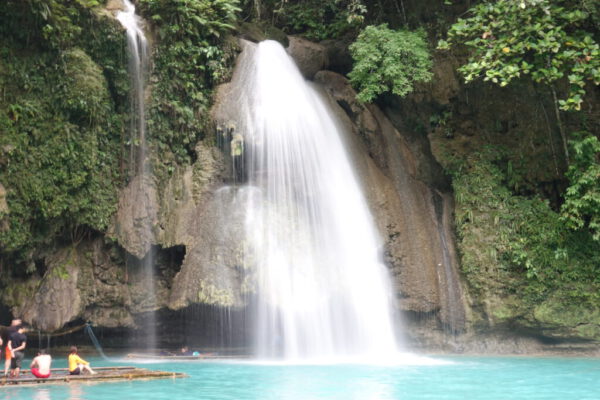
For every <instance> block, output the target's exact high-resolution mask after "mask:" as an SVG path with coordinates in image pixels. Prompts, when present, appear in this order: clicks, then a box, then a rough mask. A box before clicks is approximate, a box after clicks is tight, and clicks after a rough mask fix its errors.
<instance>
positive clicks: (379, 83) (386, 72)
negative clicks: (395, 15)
mask: <svg viewBox="0 0 600 400" xmlns="http://www.w3.org/2000/svg"><path fill="white" fill-rule="evenodd" d="M350 52H351V54H352V58H353V59H354V66H353V68H352V71H351V72H350V73H349V74H348V77H349V78H350V82H351V83H352V85H353V86H354V87H355V88H356V89H357V90H358V95H357V98H358V99H359V100H360V101H363V102H369V101H372V100H373V99H375V98H376V97H377V96H378V95H380V94H382V93H385V92H391V93H393V94H396V95H398V96H405V95H406V94H408V93H410V92H412V91H413V89H414V84H415V83H416V82H428V81H429V80H431V77H432V74H431V71H430V70H431V66H432V62H431V58H430V55H429V51H428V48H427V42H426V40H425V33H424V32H423V31H416V32H411V31H404V30H393V29H390V28H388V26H387V24H383V25H379V26H367V27H366V28H365V29H364V30H363V31H362V32H361V33H360V34H359V35H358V38H357V39H356V41H355V42H354V43H352V44H351V45H350Z"/></svg>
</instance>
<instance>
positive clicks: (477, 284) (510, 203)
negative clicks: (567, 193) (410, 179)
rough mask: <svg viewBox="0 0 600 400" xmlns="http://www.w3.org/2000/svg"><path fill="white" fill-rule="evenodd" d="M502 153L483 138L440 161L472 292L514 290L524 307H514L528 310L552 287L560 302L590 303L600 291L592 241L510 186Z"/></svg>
mask: <svg viewBox="0 0 600 400" xmlns="http://www.w3.org/2000/svg"><path fill="white" fill-rule="evenodd" d="M506 155H507V152H506V150H504V151H499V149H498V148H497V147H491V146H490V147H487V148H485V149H483V150H482V151H480V152H476V153H473V154H469V155H468V156H467V158H466V159H460V160H459V159H454V160H451V161H448V163H447V165H446V167H447V168H448V170H449V171H450V172H451V173H452V176H453V188H454V190H455V199H456V223H457V231H458V236H459V243H458V244H459V249H460V251H461V256H462V257H461V258H462V270H463V272H464V274H465V277H466V278H467V280H468V282H469V285H470V286H471V288H473V289H474V290H475V291H476V292H479V293H480V294H481V293H482V292H491V293H495V295H497V296H501V297H505V296H511V295H516V296H517V298H519V299H520V305H521V307H523V308H524V310H525V311H524V310H521V311H520V312H532V310H533V309H534V307H535V306H536V305H538V304H541V303H543V302H545V301H547V300H548V299H549V298H550V297H552V296H554V295H555V294H556V293H560V296H559V298H560V299H561V302H562V304H569V303H573V304H578V305H579V306H580V307H583V308H585V307H588V308H590V307H592V308H593V307H594V304H596V303H597V301H598V300H599V295H598V293H600V291H599V289H600V243H598V242H597V241H594V240H593V239H592V237H591V235H589V234H588V233H587V232H585V231H582V230H571V229H569V228H568V227H567V226H565V225H564V224H563V222H562V220H561V215H560V214H559V213H557V212H555V211H553V210H552V209H551V207H550V206H549V204H548V202H547V201H545V200H544V199H542V198H540V197H537V196H533V197H531V198H529V197H524V196H519V195H515V194H514V193H512V192H511V190H510V189H509V187H508V183H509V181H510V174H511V171H510V168H509V163H508V162H507V157H506ZM513 179H514V178H513ZM553 299H554V300H552V303H553V304H554V305H553V306H557V305H556V298H554V297H553ZM590 309H591V308H590Z"/></svg>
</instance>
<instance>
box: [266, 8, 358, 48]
mask: <svg viewBox="0 0 600 400" xmlns="http://www.w3.org/2000/svg"><path fill="white" fill-rule="evenodd" d="M254 6H255V7H254V9H256V1H255V4H254ZM260 8H265V9H267V10H269V11H270V12H261V13H264V14H266V13H270V14H272V15H273V18H272V20H273V22H274V23H275V24H277V25H278V26H280V27H281V28H282V29H283V30H284V31H285V32H286V33H289V34H296V35H297V34H301V35H302V36H304V37H305V38H307V39H309V40H316V41H318V40H324V39H332V38H337V37H340V36H342V35H343V34H345V33H347V32H349V31H352V30H354V29H356V28H358V27H359V26H360V25H361V24H362V22H363V20H364V15H365V14H366V12H367V8H366V7H365V5H364V4H363V2H362V1H361V0H305V1H297V2H291V1H290V2H288V1H272V0H271V1H267V2H263V4H262V5H260V6H259V9H260Z"/></svg>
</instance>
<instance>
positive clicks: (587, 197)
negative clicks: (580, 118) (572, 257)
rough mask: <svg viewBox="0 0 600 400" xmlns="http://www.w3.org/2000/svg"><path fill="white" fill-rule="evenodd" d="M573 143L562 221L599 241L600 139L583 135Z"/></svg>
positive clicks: (586, 134)
mask: <svg viewBox="0 0 600 400" xmlns="http://www.w3.org/2000/svg"><path fill="white" fill-rule="evenodd" d="M579 136H580V137H579V138H577V139H576V140H573V141H572V142H571V145H572V148H573V160H572V162H571V165H570V166H569V170H568V171H567V178H568V179H569V183H570V186H569V187H568V188H567V191H566V193H565V202H564V204H563V205H562V217H563V219H562V220H563V221H564V222H565V223H566V224H567V226H569V227H570V228H571V229H574V230H584V231H585V229H586V228H587V229H589V231H590V232H591V234H592V237H593V238H594V240H596V241H597V242H600V140H598V138H597V137H595V136H591V135H589V134H588V133H587V132H583V133H581V134H580V135H579Z"/></svg>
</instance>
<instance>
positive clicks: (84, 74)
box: [63, 48, 110, 121]
mask: <svg viewBox="0 0 600 400" xmlns="http://www.w3.org/2000/svg"><path fill="white" fill-rule="evenodd" d="M65 59H66V62H67V65H66V76H67V79H68V80H67V82H68V83H69V85H68V86H67V87H66V96H65V98H64V99H63V101H64V103H65V104H64V105H65V108H66V109H67V110H68V111H69V112H70V114H71V115H72V117H75V118H76V119H81V120H84V121H100V120H103V119H105V118H106V117H107V116H108V112H109V110H110V107H109V105H110V95H109V93H108V85H107V83H106V79H105V78H104V75H103V74H102V69H101V68H100V66H98V64H96V63H95V62H94V61H93V60H92V59H91V57H90V56H89V55H88V54H86V53H85V52H84V51H83V50H81V49H78V48H75V49H72V50H69V51H68V52H67V54H66V57H65Z"/></svg>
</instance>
